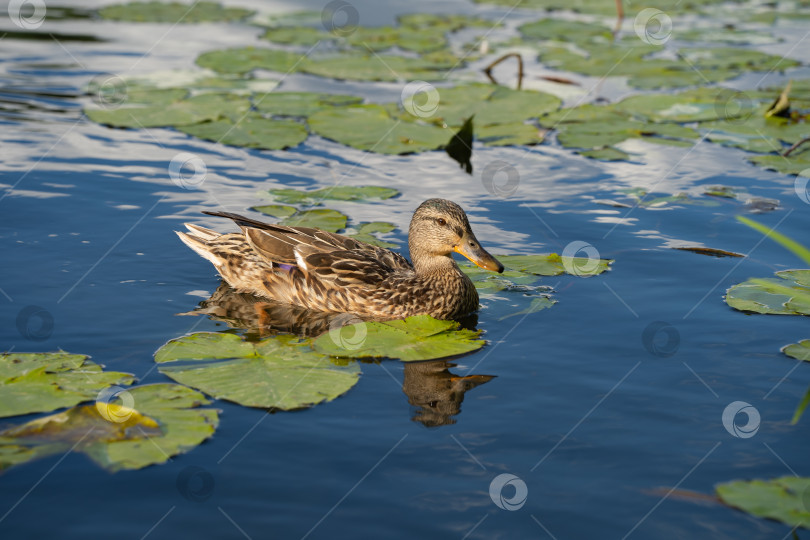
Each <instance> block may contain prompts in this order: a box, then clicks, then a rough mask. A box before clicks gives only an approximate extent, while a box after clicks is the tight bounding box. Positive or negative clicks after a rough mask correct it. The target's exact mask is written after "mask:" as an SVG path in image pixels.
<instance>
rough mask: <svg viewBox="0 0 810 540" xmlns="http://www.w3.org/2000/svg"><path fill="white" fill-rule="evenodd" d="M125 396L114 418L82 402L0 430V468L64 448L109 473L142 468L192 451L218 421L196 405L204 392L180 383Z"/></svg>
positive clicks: (143, 388)
mask: <svg viewBox="0 0 810 540" xmlns="http://www.w3.org/2000/svg"><path fill="white" fill-rule="evenodd" d="M127 394H128V396H129V397H130V398H131V400H132V403H133V407H132V408H125V407H122V406H118V408H117V409H116V414H115V421H110V420H109V419H107V418H105V416H104V415H103V414H102V413H101V409H100V407H98V406H97V405H81V406H77V407H73V408H72V409H68V410H67V411H64V412H60V413H57V414H52V415H50V416H45V417H43V418H37V419H36V420H32V421H30V422H27V423H25V424H22V425H20V426H13V427H10V428H7V429H5V430H3V431H0V469H3V468H6V467H9V466H12V465H17V464H20V463H24V462H26V461H30V460H32V459H35V458H39V457H44V456H49V455H53V454H64V453H65V452H67V451H73V452H80V453H83V454H86V455H87V456H88V457H89V458H90V459H92V460H93V461H95V462H96V463H97V464H98V465H100V466H101V467H103V468H105V469H107V470H109V471H111V472H115V471H119V470H122V469H129V470H132V469H141V468H143V467H146V466H148V465H153V464H156V463H164V462H165V461H168V460H169V459H170V458H171V457H172V456H175V455H177V454H181V453H184V452H187V451H189V450H191V449H192V448H194V447H196V446H197V445H199V444H200V443H202V442H203V441H204V440H205V439H207V438H208V437H210V436H211V435H212V434H213V433H214V431H215V430H216V427H217V425H218V423H219V414H218V412H217V411H216V410H215V409H203V408H199V407H200V405H206V404H208V403H209V401H207V400H206V399H205V396H203V395H202V394H200V393H199V392H196V391H194V390H192V389H190V388H186V387H185V386H180V385H177V384H150V385H146V386H138V387H135V388H132V389H130V390H128V391H127ZM106 406H107V407H112V406H114V404H107V405H106Z"/></svg>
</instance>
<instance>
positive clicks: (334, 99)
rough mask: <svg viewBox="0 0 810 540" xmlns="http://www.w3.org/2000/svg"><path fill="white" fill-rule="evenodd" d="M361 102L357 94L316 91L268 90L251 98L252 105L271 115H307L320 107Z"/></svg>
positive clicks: (361, 99)
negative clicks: (321, 92)
mask: <svg viewBox="0 0 810 540" xmlns="http://www.w3.org/2000/svg"><path fill="white" fill-rule="evenodd" d="M362 102H363V98H361V97H358V96H348V95H341V94H320V93H317V92H269V93H267V94H258V95H256V96H254V98H253V105H254V107H255V108H256V109H257V110H258V111H260V112H262V113H267V114H272V115H273V116H309V115H311V114H312V113H314V112H317V111H320V110H321V109H328V108H330V107H343V106H345V105H355V104H359V103H362Z"/></svg>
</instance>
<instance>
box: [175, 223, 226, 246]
mask: <svg viewBox="0 0 810 540" xmlns="http://www.w3.org/2000/svg"><path fill="white" fill-rule="evenodd" d="M183 225H185V226H186V229H188V230H189V231H191V232H192V233H193V236H195V237H197V238H199V239H201V240H205V241H206V242H207V241H209V240H213V239H214V238H219V236H220V233H218V232H216V231H212V230H211V229H206V228H205V227H200V226H199V225H194V224H193V223H183Z"/></svg>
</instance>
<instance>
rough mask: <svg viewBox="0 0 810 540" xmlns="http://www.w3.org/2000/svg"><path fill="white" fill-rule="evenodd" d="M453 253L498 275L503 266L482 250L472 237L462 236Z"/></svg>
mask: <svg viewBox="0 0 810 540" xmlns="http://www.w3.org/2000/svg"><path fill="white" fill-rule="evenodd" d="M470 244H472V245H470ZM453 251H455V252H456V253H458V254H460V255H464V256H465V257H467V258H468V259H470V261H472V262H473V264H475V265H476V266H479V267H481V268H483V269H484V270H489V271H491V272H498V273H499V274H500V273H501V272H503V265H502V264H501V263H500V262H499V261H498V259H496V258H495V257H493V256H492V255H490V254H489V252H487V250H485V249H484V248H482V247H481V244H480V243H479V242H478V240H477V239H476V238H475V237H474V236H472V235H470V236H467V235H464V238H462V240H461V243H459V245H457V246H456V247H454V248H453Z"/></svg>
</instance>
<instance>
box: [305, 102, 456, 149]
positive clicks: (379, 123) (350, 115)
mask: <svg viewBox="0 0 810 540" xmlns="http://www.w3.org/2000/svg"><path fill="white" fill-rule="evenodd" d="M309 127H310V129H312V131H313V132H314V133H317V134H318V135H320V136H321V137H324V138H327V139H331V140H333V141H337V142H339V143H341V144H345V145H347V146H351V147H353V148H357V149H359V150H367V151H373V152H377V153H380V154H408V153H413V152H423V151H425V150H434V149H437V148H439V147H441V146H444V145H445V144H446V143H447V142H448V141H449V140H450V137H451V136H452V132H451V131H450V130H446V129H442V128H440V127H436V126H430V125H422V124H416V123H413V122H404V121H402V120H399V119H396V120H395V119H394V118H392V117H391V115H390V114H389V112H388V110H387V109H386V108H385V107H383V106H381V105H352V106H349V107H341V108H337V109H326V110H322V111H318V112H316V113H315V114H313V115H312V116H310V117H309Z"/></svg>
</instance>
